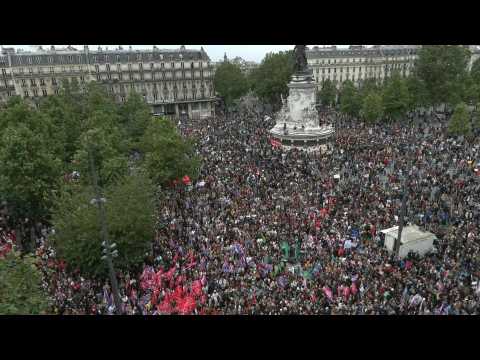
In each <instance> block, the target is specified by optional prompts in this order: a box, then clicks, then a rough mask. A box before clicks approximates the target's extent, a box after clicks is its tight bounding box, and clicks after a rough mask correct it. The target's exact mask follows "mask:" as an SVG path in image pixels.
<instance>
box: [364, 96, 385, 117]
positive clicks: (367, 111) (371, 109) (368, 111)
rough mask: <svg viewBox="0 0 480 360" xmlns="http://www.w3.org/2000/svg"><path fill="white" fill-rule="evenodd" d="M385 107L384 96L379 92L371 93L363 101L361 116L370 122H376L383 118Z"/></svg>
mask: <svg viewBox="0 0 480 360" xmlns="http://www.w3.org/2000/svg"><path fill="white" fill-rule="evenodd" d="M383 114H384V106H383V99H382V96H381V95H380V94H379V93H377V92H371V93H369V94H368V95H367V96H366V97H365V98H364V100H363V104H362V110H361V115H362V116H363V117H364V118H365V120H367V121H368V122H374V121H377V120H379V119H381V118H382V116H383Z"/></svg>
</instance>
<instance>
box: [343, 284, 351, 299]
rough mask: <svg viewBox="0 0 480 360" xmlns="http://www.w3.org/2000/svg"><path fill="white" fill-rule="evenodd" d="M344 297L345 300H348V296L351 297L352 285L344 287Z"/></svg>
mask: <svg viewBox="0 0 480 360" xmlns="http://www.w3.org/2000/svg"><path fill="white" fill-rule="evenodd" d="M343 297H344V299H345V301H347V300H348V298H349V297H350V287H348V286H344V287H343Z"/></svg>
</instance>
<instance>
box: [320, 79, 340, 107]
mask: <svg viewBox="0 0 480 360" xmlns="http://www.w3.org/2000/svg"><path fill="white" fill-rule="evenodd" d="M336 95H337V88H336V87H335V84H334V83H333V82H332V81H330V79H326V80H325V81H324V83H323V85H322V90H320V95H319V96H320V103H321V104H322V105H324V106H332V105H333V104H334V102H335V97H336Z"/></svg>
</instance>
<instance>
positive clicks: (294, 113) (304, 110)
mask: <svg viewBox="0 0 480 360" xmlns="http://www.w3.org/2000/svg"><path fill="white" fill-rule="evenodd" d="M288 88H289V96H288V99H287V103H286V104H284V105H283V107H282V109H281V111H280V112H279V113H278V114H277V119H276V120H277V123H276V125H275V127H274V128H273V129H271V130H270V133H271V134H272V136H273V137H274V138H276V139H278V140H280V141H281V142H282V144H285V145H290V146H302V147H303V146H309V145H319V144H323V143H325V142H326V141H327V140H328V139H329V138H330V137H331V136H332V135H333V134H334V128H333V126H331V125H327V126H320V125H319V115H318V111H317V108H316V91H317V90H316V85H315V83H314V82H313V80H312V78H311V71H306V72H296V73H295V74H294V75H293V76H292V81H291V82H290V83H289V84H288Z"/></svg>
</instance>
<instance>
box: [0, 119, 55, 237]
mask: <svg viewBox="0 0 480 360" xmlns="http://www.w3.org/2000/svg"><path fill="white" fill-rule="evenodd" d="M0 169H1V171H0V198H3V199H4V200H6V201H7V204H8V205H7V206H8V209H9V213H10V214H11V215H12V218H11V221H12V224H11V226H14V227H15V228H16V229H17V230H18V231H19V233H20V234H19V236H20V237H21V238H24V236H23V235H24V229H23V223H24V219H26V218H28V219H30V220H33V221H34V222H37V221H40V220H45V219H46V218H47V216H48V209H49V208H50V206H51V205H52V201H53V197H54V194H55V192H56V191H57V190H58V188H59V184H60V179H61V175H62V172H61V162H60V160H59V159H57V158H56V157H55V156H54V155H53V153H52V151H51V149H50V147H49V144H48V143H47V142H46V141H45V138H43V137H42V136H39V134H37V133H35V132H34V131H32V130H31V129H29V128H28V127H27V125H25V124H22V123H20V124H17V125H16V126H9V127H7V128H6V129H5V130H4V131H3V132H2V135H1V137H0ZM25 230H26V229H25ZM20 241H21V240H20ZM21 245H24V244H21Z"/></svg>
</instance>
